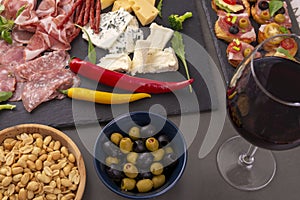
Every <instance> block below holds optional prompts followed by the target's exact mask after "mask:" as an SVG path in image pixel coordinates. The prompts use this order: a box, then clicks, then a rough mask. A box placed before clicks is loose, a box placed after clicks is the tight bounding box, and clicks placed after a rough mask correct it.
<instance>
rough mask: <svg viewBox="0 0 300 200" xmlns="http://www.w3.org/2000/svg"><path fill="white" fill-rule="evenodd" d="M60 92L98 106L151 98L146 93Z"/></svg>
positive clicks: (82, 89) (77, 89)
mask: <svg viewBox="0 0 300 200" xmlns="http://www.w3.org/2000/svg"><path fill="white" fill-rule="evenodd" d="M60 92H62V93H64V94H66V95H67V96H68V97H70V98H73V99H78V100H83V101H90V102H95V103H100V104H122V103H129V102H133V101H137V100H140V99H144V98H150V97H151V95H150V94H147V93H134V94H119V93H110V92H102V91H95V90H90V89H86V88H70V89H68V90H61V91H60Z"/></svg>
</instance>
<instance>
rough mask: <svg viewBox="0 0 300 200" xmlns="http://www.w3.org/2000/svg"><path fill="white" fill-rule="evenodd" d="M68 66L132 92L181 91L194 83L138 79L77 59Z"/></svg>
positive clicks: (92, 77)
mask: <svg viewBox="0 0 300 200" xmlns="http://www.w3.org/2000/svg"><path fill="white" fill-rule="evenodd" d="M69 66H70V69H71V70H72V71H73V72H75V73H78V74H80V75H82V76H84V77H86V78H89V79H92V80H94V81H98V82H99V83H103V84H105V85H108V86H111V87H118V88H121V89H124V90H128V91H132V92H145V93H152V94H159V93H166V92H172V91H175V90H179V89H182V88H184V87H186V86H188V85H190V84H191V83H192V82H193V81H194V79H189V80H185V81H181V82H162V81H156V80H150V79H145V78H138V77H134V76H129V75H126V74H122V73H119V72H115V71H111V70H107V69H104V68H103V67H100V66H97V65H95V64H92V63H90V62H87V61H83V60H80V59H79V58H73V59H72V60H71V62H70V64H69Z"/></svg>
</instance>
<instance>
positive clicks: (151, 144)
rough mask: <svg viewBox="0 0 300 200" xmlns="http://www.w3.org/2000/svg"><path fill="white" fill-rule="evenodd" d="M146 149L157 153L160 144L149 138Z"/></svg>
mask: <svg viewBox="0 0 300 200" xmlns="http://www.w3.org/2000/svg"><path fill="white" fill-rule="evenodd" d="M146 147H147V149H148V150H149V151H156V150H157V149H158V147H159V142H158V141H157V139H155V138H154V137H149V138H148V139H147V140H146Z"/></svg>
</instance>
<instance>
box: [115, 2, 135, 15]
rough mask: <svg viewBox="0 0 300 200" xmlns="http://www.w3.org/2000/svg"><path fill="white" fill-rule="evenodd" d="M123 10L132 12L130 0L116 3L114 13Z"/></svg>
mask: <svg viewBox="0 0 300 200" xmlns="http://www.w3.org/2000/svg"><path fill="white" fill-rule="evenodd" d="M121 8H123V9H124V10H126V11H127V12H132V8H131V4H130V3H129V0H116V1H115V2H114V5H113V8H112V11H117V10H119V9H121Z"/></svg>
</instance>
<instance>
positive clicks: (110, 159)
mask: <svg viewBox="0 0 300 200" xmlns="http://www.w3.org/2000/svg"><path fill="white" fill-rule="evenodd" d="M105 164H106V165H107V166H110V165H112V164H119V159H118V158H116V157H111V156H108V157H107V158H106V159H105Z"/></svg>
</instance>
